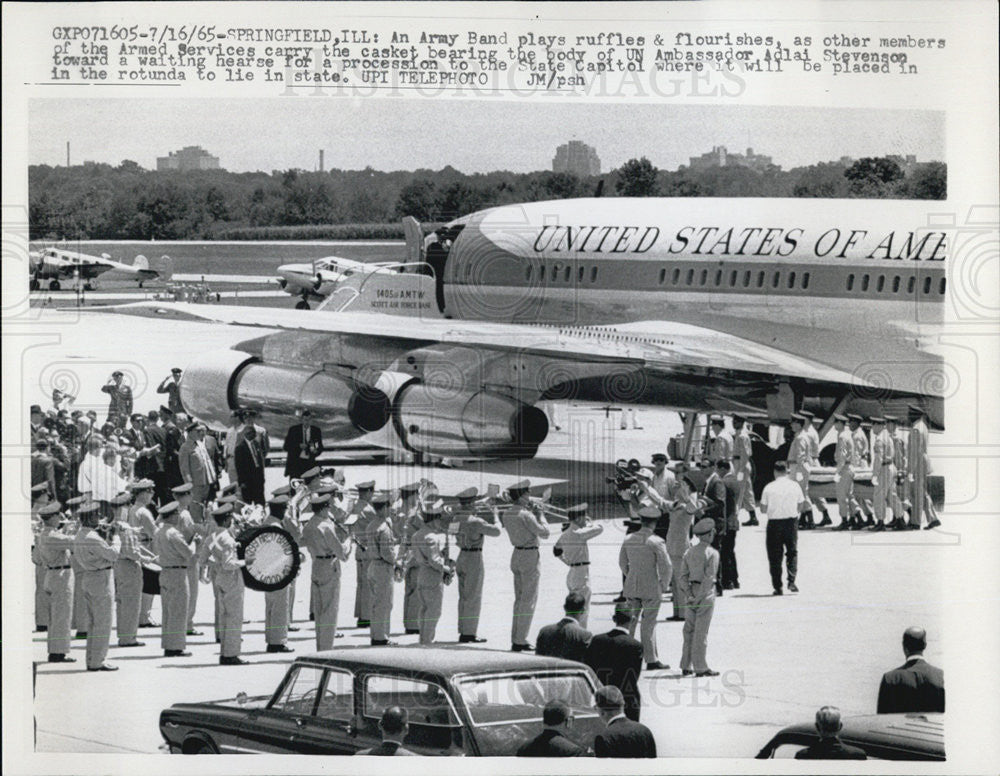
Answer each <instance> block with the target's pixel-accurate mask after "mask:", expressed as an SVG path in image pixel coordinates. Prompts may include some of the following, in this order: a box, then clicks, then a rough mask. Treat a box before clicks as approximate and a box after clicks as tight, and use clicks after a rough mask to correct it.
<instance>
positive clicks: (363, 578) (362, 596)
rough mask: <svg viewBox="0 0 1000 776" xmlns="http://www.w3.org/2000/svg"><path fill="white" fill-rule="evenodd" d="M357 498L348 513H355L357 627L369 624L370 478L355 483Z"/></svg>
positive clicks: (365, 626)
mask: <svg viewBox="0 0 1000 776" xmlns="http://www.w3.org/2000/svg"><path fill="white" fill-rule="evenodd" d="M357 489H358V499H357V501H355V502H354V506H353V507H352V508H351V511H350V514H352V515H357V520H356V521H355V523H354V526H353V528H352V533H353V535H354V542H355V544H357V546H358V547H357V550H356V551H355V553H354V560H355V562H356V563H357V571H358V573H357V579H356V587H355V591H354V616H355V617H357V618H358V627H359V628H368V627H370V626H371V585H370V584H369V583H368V562H369V561H370V560H371V555H370V551H369V549H368V529H369V528H370V527H371V524H372V519H373V518H374V516H375V510H374V509H373V508H372V505H371V500H372V497H373V496H374V495H375V483H374V482H373V481H371V480H369V481H367V482H359V483H358V485H357Z"/></svg>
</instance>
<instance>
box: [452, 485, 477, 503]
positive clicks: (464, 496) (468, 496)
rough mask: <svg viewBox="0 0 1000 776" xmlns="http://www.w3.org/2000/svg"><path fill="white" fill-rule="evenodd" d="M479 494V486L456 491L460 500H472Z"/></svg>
mask: <svg viewBox="0 0 1000 776" xmlns="http://www.w3.org/2000/svg"><path fill="white" fill-rule="evenodd" d="M478 495H479V488H466V489H465V490H460V491H459V492H458V493H456V494H455V498H457V499H458V500H459V501H472V500H473V499H474V498H475V497H476V496H478Z"/></svg>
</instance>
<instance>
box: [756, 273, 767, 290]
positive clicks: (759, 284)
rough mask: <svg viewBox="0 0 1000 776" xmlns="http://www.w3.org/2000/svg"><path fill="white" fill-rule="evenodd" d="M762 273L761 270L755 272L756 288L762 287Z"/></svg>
mask: <svg viewBox="0 0 1000 776" xmlns="http://www.w3.org/2000/svg"><path fill="white" fill-rule="evenodd" d="M764 275H765V273H764V272H763V271H761V272H758V273H757V288H763V287H764Z"/></svg>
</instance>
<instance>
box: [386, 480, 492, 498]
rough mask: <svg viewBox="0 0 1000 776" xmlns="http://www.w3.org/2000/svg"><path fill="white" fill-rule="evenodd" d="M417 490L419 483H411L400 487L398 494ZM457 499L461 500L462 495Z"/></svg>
mask: <svg viewBox="0 0 1000 776" xmlns="http://www.w3.org/2000/svg"><path fill="white" fill-rule="evenodd" d="M419 490H420V483H419V482H411V483H409V484H407V485H403V486H401V487H400V489H399V492H400V493H416V492H417V491H419ZM472 490H475V488H472ZM458 497H459V498H462V494H461V493H460V494H459V495H458Z"/></svg>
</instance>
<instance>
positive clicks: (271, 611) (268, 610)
mask: <svg viewBox="0 0 1000 776" xmlns="http://www.w3.org/2000/svg"><path fill="white" fill-rule="evenodd" d="M278 490H280V491H282V492H281V493H279V492H278V491H277V490H276V491H275V492H274V493H273V494H272V496H271V498H270V499H269V500H268V502H267V512H268V514H267V517H266V518H264V521H263V524H264V525H276V526H278V527H279V528H282V529H284V530H285V531H288V533H289V535H290V536H291V537H292V538H293V539H294V540H295V543H296V544H301V542H302V532H301V531H300V530H299V527H298V526H297V525H295V524H294V523H293V522H292V520H290V519H289V518H288V516H287V515H286V514H285V510H286V508H287V507H288V490H289V489H288V486H287V485H286V486H284V487H283V488H279V489H278ZM294 581H295V580H294V579H293V580H292V581H291V582H289V583H288V584H287V585H286V586H285V587H283V588H281V589H280V590H269V591H267V592H266V593H264V641H265V642H266V643H267V651H268V652H294V651H295V650H294V649H292V648H291V647H290V646H288V608H289V605H290V603H291V596H292V594H293V591H294V588H293V587H292V584H293V583H294Z"/></svg>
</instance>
